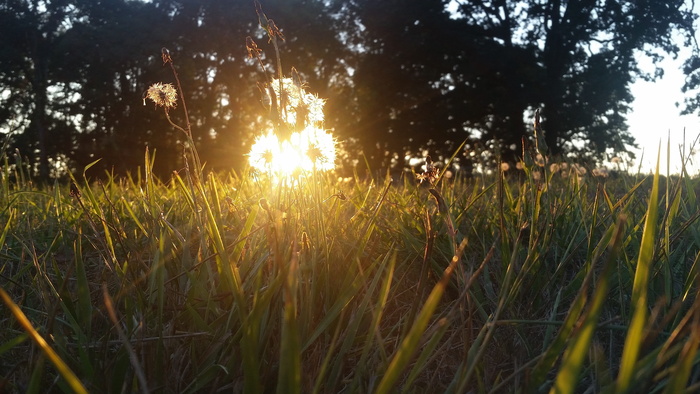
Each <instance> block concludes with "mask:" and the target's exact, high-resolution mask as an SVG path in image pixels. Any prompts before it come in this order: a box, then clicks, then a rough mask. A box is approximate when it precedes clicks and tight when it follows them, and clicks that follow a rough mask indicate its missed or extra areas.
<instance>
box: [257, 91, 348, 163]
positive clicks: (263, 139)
mask: <svg viewBox="0 0 700 394" xmlns="http://www.w3.org/2000/svg"><path fill="white" fill-rule="evenodd" d="M270 86H271V87H272V89H269V90H271V91H272V92H274V96H275V97H268V99H269V103H273V102H274V103H281V104H282V105H281V107H280V108H279V111H280V117H281V119H282V120H283V121H284V122H286V123H287V126H288V127H289V128H290V129H297V130H298V129H299V128H302V127H303V129H302V130H301V131H297V132H293V133H292V134H291V135H290V136H289V138H288V139H280V137H279V136H278V135H277V134H276V133H275V132H274V131H269V132H268V133H267V134H265V135H262V136H259V137H257V138H256V139H255V143H254V144H253V147H252V148H251V150H250V153H249V154H248V162H249V163H250V165H251V167H253V168H254V169H256V170H258V171H261V172H266V173H268V174H270V175H275V176H287V175H292V174H298V173H302V174H303V173H306V172H312V171H328V170H332V169H333V168H335V158H336V152H335V138H333V136H332V135H331V134H330V133H328V132H327V131H326V130H324V129H323V128H322V124H323V105H324V103H325V102H324V100H322V99H319V98H318V97H317V96H315V95H312V94H309V93H307V92H306V91H305V90H304V88H303V86H301V84H298V83H294V82H293V81H292V79H291V78H284V79H282V80H281V81H280V80H278V79H275V80H273V81H272V83H271V84H270ZM280 87H281V89H280ZM269 90H268V91H269ZM280 90H281V94H280ZM280 98H281V99H280ZM271 107H272V108H274V107H275V105H271ZM299 126H302V127H299Z"/></svg>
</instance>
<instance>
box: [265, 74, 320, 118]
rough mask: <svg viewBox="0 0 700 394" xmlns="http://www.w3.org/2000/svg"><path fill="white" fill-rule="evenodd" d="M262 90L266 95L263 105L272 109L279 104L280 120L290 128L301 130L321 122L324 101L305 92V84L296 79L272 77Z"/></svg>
mask: <svg viewBox="0 0 700 394" xmlns="http://www.w3.org/2000/svg"><path fill="white" fill-rule="evenodd" d="M280 88H281V89H280ZM264 92H265V96H266V97H265V100H264V101H263V105H265V107H267V108H271V109H273V110H274V109H275V108H276V106H277V105H280V106H281V107H282V114H283V116H282V120H283V121H284V122H285V123H286V124H287V127H289V128H290V129H297V130H301V129H303V128H304V127H306V126H309V125H312V126H316V127H321V125H322V124H323V105H324V104H325V103H326V101H325V100H323V99H321V98H319V97H318V96H316V95H314V94H311V93H307V92H306V90H305V86H303V84H301V82H299V81H298V80H297V81H294V80H293V79H292V78H283V79H282V80H279V79H273V80H272V82H271V83H270V85H269V86H268V89H265V90H264Z"/></svg>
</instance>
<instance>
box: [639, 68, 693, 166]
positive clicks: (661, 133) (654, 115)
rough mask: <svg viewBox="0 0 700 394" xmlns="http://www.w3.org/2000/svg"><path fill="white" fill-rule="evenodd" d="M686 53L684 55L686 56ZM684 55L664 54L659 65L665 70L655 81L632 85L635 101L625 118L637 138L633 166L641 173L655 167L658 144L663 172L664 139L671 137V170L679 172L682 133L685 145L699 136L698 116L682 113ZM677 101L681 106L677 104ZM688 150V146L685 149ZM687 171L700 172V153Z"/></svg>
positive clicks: (665, 140)
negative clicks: (661, 76) (676, 57)
mask: <svg viewBox="0 0 700 394" xmlns="http://www.w3.org/2000/svg"><path fill="white" fill-rule="evenodd" d="M686 56H687V55H686ZM684 58H685V57H684V56H679V57H678V59H675V60H674V59H671V58H670V57H667V58H666V59H665V60H664V61H663V63H662V65H661V67H662V68H663V69H664V76H663V78H661V79H659V80H656V81H654V82H646V81H642V80H638V81H637V82H635V83H634V84H633V85H632V86H631V87H630V89H631V92H632V95H633V96H634V98H635V99H634V102H633V103H632V112H631V113H630V114H629V115H628V117H627V121H628V124H629V130H630V132H631V134H632V135H633V136H634V137H635V139H636V140H637V144H638V145H639V149H635V150H633V151H634V152H635V153H636V156H637V158H636V159H635V162H634V165H633V169H634V171H635V172H636V170H637V168H639V167H640V164H641V171H642V173H648V172H650V171H653V169H654V168H655V167H656V159H657V156H658V155H657V152H658V148H659V143H661V150H662V152H661V167H660V170H661V173H662V174H665V173H666V172H667V171H666V151H667V141H668V140H669V137H670V143H671V155H670V156H671V160H670V173H671V174H673V173H678V172H680V169H681V154H680V151H679V149H678V148H679V145H681V144H683V133H684V131H685V140H686V145H687V147H689V146H690V144H691V143H692V142H693V140H695V139H696V138H697V137H698V136H699V135H700V116H699V115H697V114H695V115H684V116H681V115H680V112H681V109H682V104H683V99H684V95H683V93H682V92H681V87H682V86H683V83H684V82H685V75H684V74H683V71H682V66H683V59H684ZM676 103H678V104H680V105H681V106H680V107H677V106H676ZM687 149H689V148H687ZM692 159H693V160H692V163H690V167H689V171H688V172H689V174H690V175H698V174H700V155H696V156H694V157H692Z"/></svg>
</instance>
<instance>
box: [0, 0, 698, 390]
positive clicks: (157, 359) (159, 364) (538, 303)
mask: <svg viewBox="0 0 700 394" xmlns="http://www.w3.org/2000/svg"><path fill="white" fill-rule="evenodd" d="M256 6H257V7H258V8H259V4H258V3H256ZM258 18H259V20H260V23H261V26H262V27H263V28H264V29H265V30H266V31H267V33H268V37H269V39H270V41H271V42H272V44H273V46H274V48H275V51H276V52H277V61H278V67H277V69H278V70H279V74H278V78H276V79H274V78H272V75H268V74H266V77H267V79H268V81H269V83H268V84H267V85H266V86H265V89H264V91H265V94H267V96H266V97H265V98H264V99H263V101H264V102H263V104H267V108H268V109H269V112H270V114H269V115H271V116H270V119H271V121H270V125H269V126H270V127H269V131H268V134H267V135H264V136H259V137H258V139H257V140H256V143H255V144H254V145H253V147H252V149H251V152H250V154H249V166H248V167H247V168H246V169H244V170H242V171H240V172H230V173H219V174H216V173H207V172H206V171H203V168H204V167H203V166H202V162H201V161H200V158H199V156H198V153H197V151H196V148H195V146H196V145H195V142H194V138H193V133H192V130H191V127H190V122H189V117H188V114H187V107H186V102H185V99H184V95H183V92H182V89H181V87H180V83H179V80H178V79H177V72H176V69H175V66H174V64H173V61H172V58H171V57H170V54H169V52H168V51H167V49H163V51H162V54H161V56H162V59H163V64H164V65H165V66H168V67H170V68H171V69H172V73H173V75H174V77H175V80H176V82H177V87H176V86H173V85H172V84H162V83H155V84H153V85H151V87H150V88H149V89H148V91H147V92H146V96H145V97H144V103H145V99H146V98H147V99H149V100H151V101H153V103H155V104H156V106H157V107H160V108H162V109H163V111H164V115H165V119H167V121H168V122H169V124H170V125H171V126H172V127H173V128H174V129H176V130H179V132H181V133H182V135H181V138H182V146H183V157H184V158H185V159H184V163H185V164H184V167H182V168H178V169H173V170H174V172H173V174H172V176H171V177H170V178H169V179H159V178H157V177H155V176H154V174H153V167H154V163H155V161H156V160H157V159H158V158H157V155H156V154H154V152H150V151H149V150H146V151H145V154H144V160H143V165H142V166H141V167H140V168H135V169H134V170H133V172H132V173H131V175H129V176H120V177H116V176H113V175H111V174H109V173H107V174H99V176H95V175H89V174H90V167H91V166H92V165H94V163H93V164H92V165H88V166H87V167H85V168H84V169H80V171H82V173H80V171H77V172H76V173H74V174H68V175H67V176H69V177H70V181H69V182H63V183H60V182H54V183H53V184H39V183H36V182H35V180H34V178H33V176H34V175H35V168H34V167H33V165H32V164H31V163H28V162H27V161H26V160H24V159H23V158H22V156H21V155H20V154H18V153H17V154H14V155H12V154H8V153H6V151H5V149H4V148H3V151H2V152H3V153H0V298H1V299H2V303H0V392H28V393H38V392H76V393H81V392H100V393H121V392H142V393H148V392H162V393H200V392H218V391H228V392H236V393H237V392H244V393H269V392H278V393H302V392H303V393H370V392H371V393H381V394H383V393H395V392H401V393H425V392H434V393H442V392H444V393H467V392H471V393H502V392H522V393H538V392H551V393H591V392H596V393H597V392H602V393H625V392H635V393H638V392H645V393H657V392H663V393H678V392H697V391H700V383H698V382H700V369H698V368H697V365H698V361H699V357H698V346H700V300H698V298H697V297H696V295H697V292H698V291H699V289H700V286H699V284H700V283H699V280H700V279H699V278H698V270H699V267H698V260H699V259H700V254H699V252H700V223H698V218H700V207H699V206H698V196H697V190H698V182H699V181H698V178H696V177H691V176H690V175H689V174H687V173H686V172H685V171H683V172H682V173H681V174H680V175H674V176H668V174H667V176H665V177H662V176H660V171H659V165H658V164H657V169H656V172H655V174H654V175H649V176H642V175H639V174H637V175H633V174H630V172H628V171H621V170H617V171H613V172H603V171H600V170H599V169H598V170H596V171H594V170H595V169H593V168H585V167H583V166H580V165H577V164H576V163H573V162H572V163H553V162H547V160H552V159H548V158H547V155H546V147H545V146H543V139H542V134H541V130H540V129H539V114H538V115H537V117H536V119H535V125H534V128H533V130H534V133H535V134H534V135H533V136H532V137H531V138H529V139H527V141H533V142H534V149H530V150H527V149H526V150H524V151H523V155H522V162H521V163H520V167H521V168H520V169H509V170H506V169H505V167H502V170H501V171H499V170H496V171H492V172H489V173H481V174H465V173H461V172H459V171H457V172H448V171H446V169H447V168H449V164H450V163H451V162H452V159H454V156H453V158H452V159H450V160H447V161H441V163H440V165H439V166H432V165H431V163H430V161H429V160H426V162H427V163H426V167H425V168H424V170H423V171H422V172H421V171H419V173H415V172H409V171H404V172H403V173H401V174H394V178H392V177H391V175H389V173H387V174H386V176H381V175H380V176H377V174H376V173H374V176H370V175H368V174H372V171H369V169H368V168H365V167H363V166H362V165H361V164H360V165H358V166H357V167H355V172H354V176H352V177H349V178H341V177H339V176H338V175H337V174H336V173H335V172H334V170H333V168H334V165H335V159H336V156H335V155H336V152H335V144H336V141H335V139H334V138H333V136H332V135H330V134H329V133H328V132H327V131H326V130H324V129H323V100H321V99H319V98H318V97H317V96H315V95H313V94H310V93H308V92H306V86H305V85H304V84H303V83H302V81H301V79H300V77H299V75H298V74H297V73H296V71H295V70H294V69H292V71H291V73H290V76H289V77H286V78H285V76H284V75H282V71H281V70H282V68H281V66H280V65H279V54H278V50H277V49H278V48H277V41H276V40H277V38H280V39H283V37H282V35H281V33H280V32H279V30H278V29H277V28H276V26H275V25H274V24H273V23H272V21H271V20H268V19H267V18H266V17H265V15H264V14H263V13H262V11H261V10H260V9H258ZM247 48H248V51H249V54H250V56H251V58H253V59H256V60H257V61H258V62H259V63H260V66H261V68H262V70H263V71H265V70H266V66H265V65H264V64H263V59H262V58H261V56H260V52H261V50H260V49H259V48H258V47H257V45H256V44H255V42H254V41H253V40H252V39H251V38H250V37H248V40H247ZM178 99H179V103H180V104H179V105H178ZM265 100H267V101H266V102H265ZM175 110H182V111H183V114H184V117H183V118H182V119H185V124H184V125H179V124H177V123H175V122H174V121H173V120H172V118H171V116H170V112H169V111H175ZM460 150H461V148H460ZM460 150H458V151H457V152H456V153H455V156H456V155H457V154H458V153H459V152H460ZM667 150H668V152H667V155H666V156H667V157H669V156H670V155H669V154H668V153H670V147H667ZM450 175H451V176H450Z"/></svg>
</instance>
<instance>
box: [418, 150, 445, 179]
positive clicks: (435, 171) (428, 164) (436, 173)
mask: <svg viewBox="0 0 700 394" xmlns="http://www.w3.org/2000/svg"><path fill="white" fill-rule="evenodd" d="M424 168H425V171H423V173H422V174H416V179H418V180H419V181H420V183H423V181H428V183H430V184H431V185H434V184H435V182H437V180H438V179H439V178H440V169H439V168H437V167H435V166H434V165H433V160H432V159H431V158H430V156H428V157H426V159H425V165H424Z"/></svg>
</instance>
